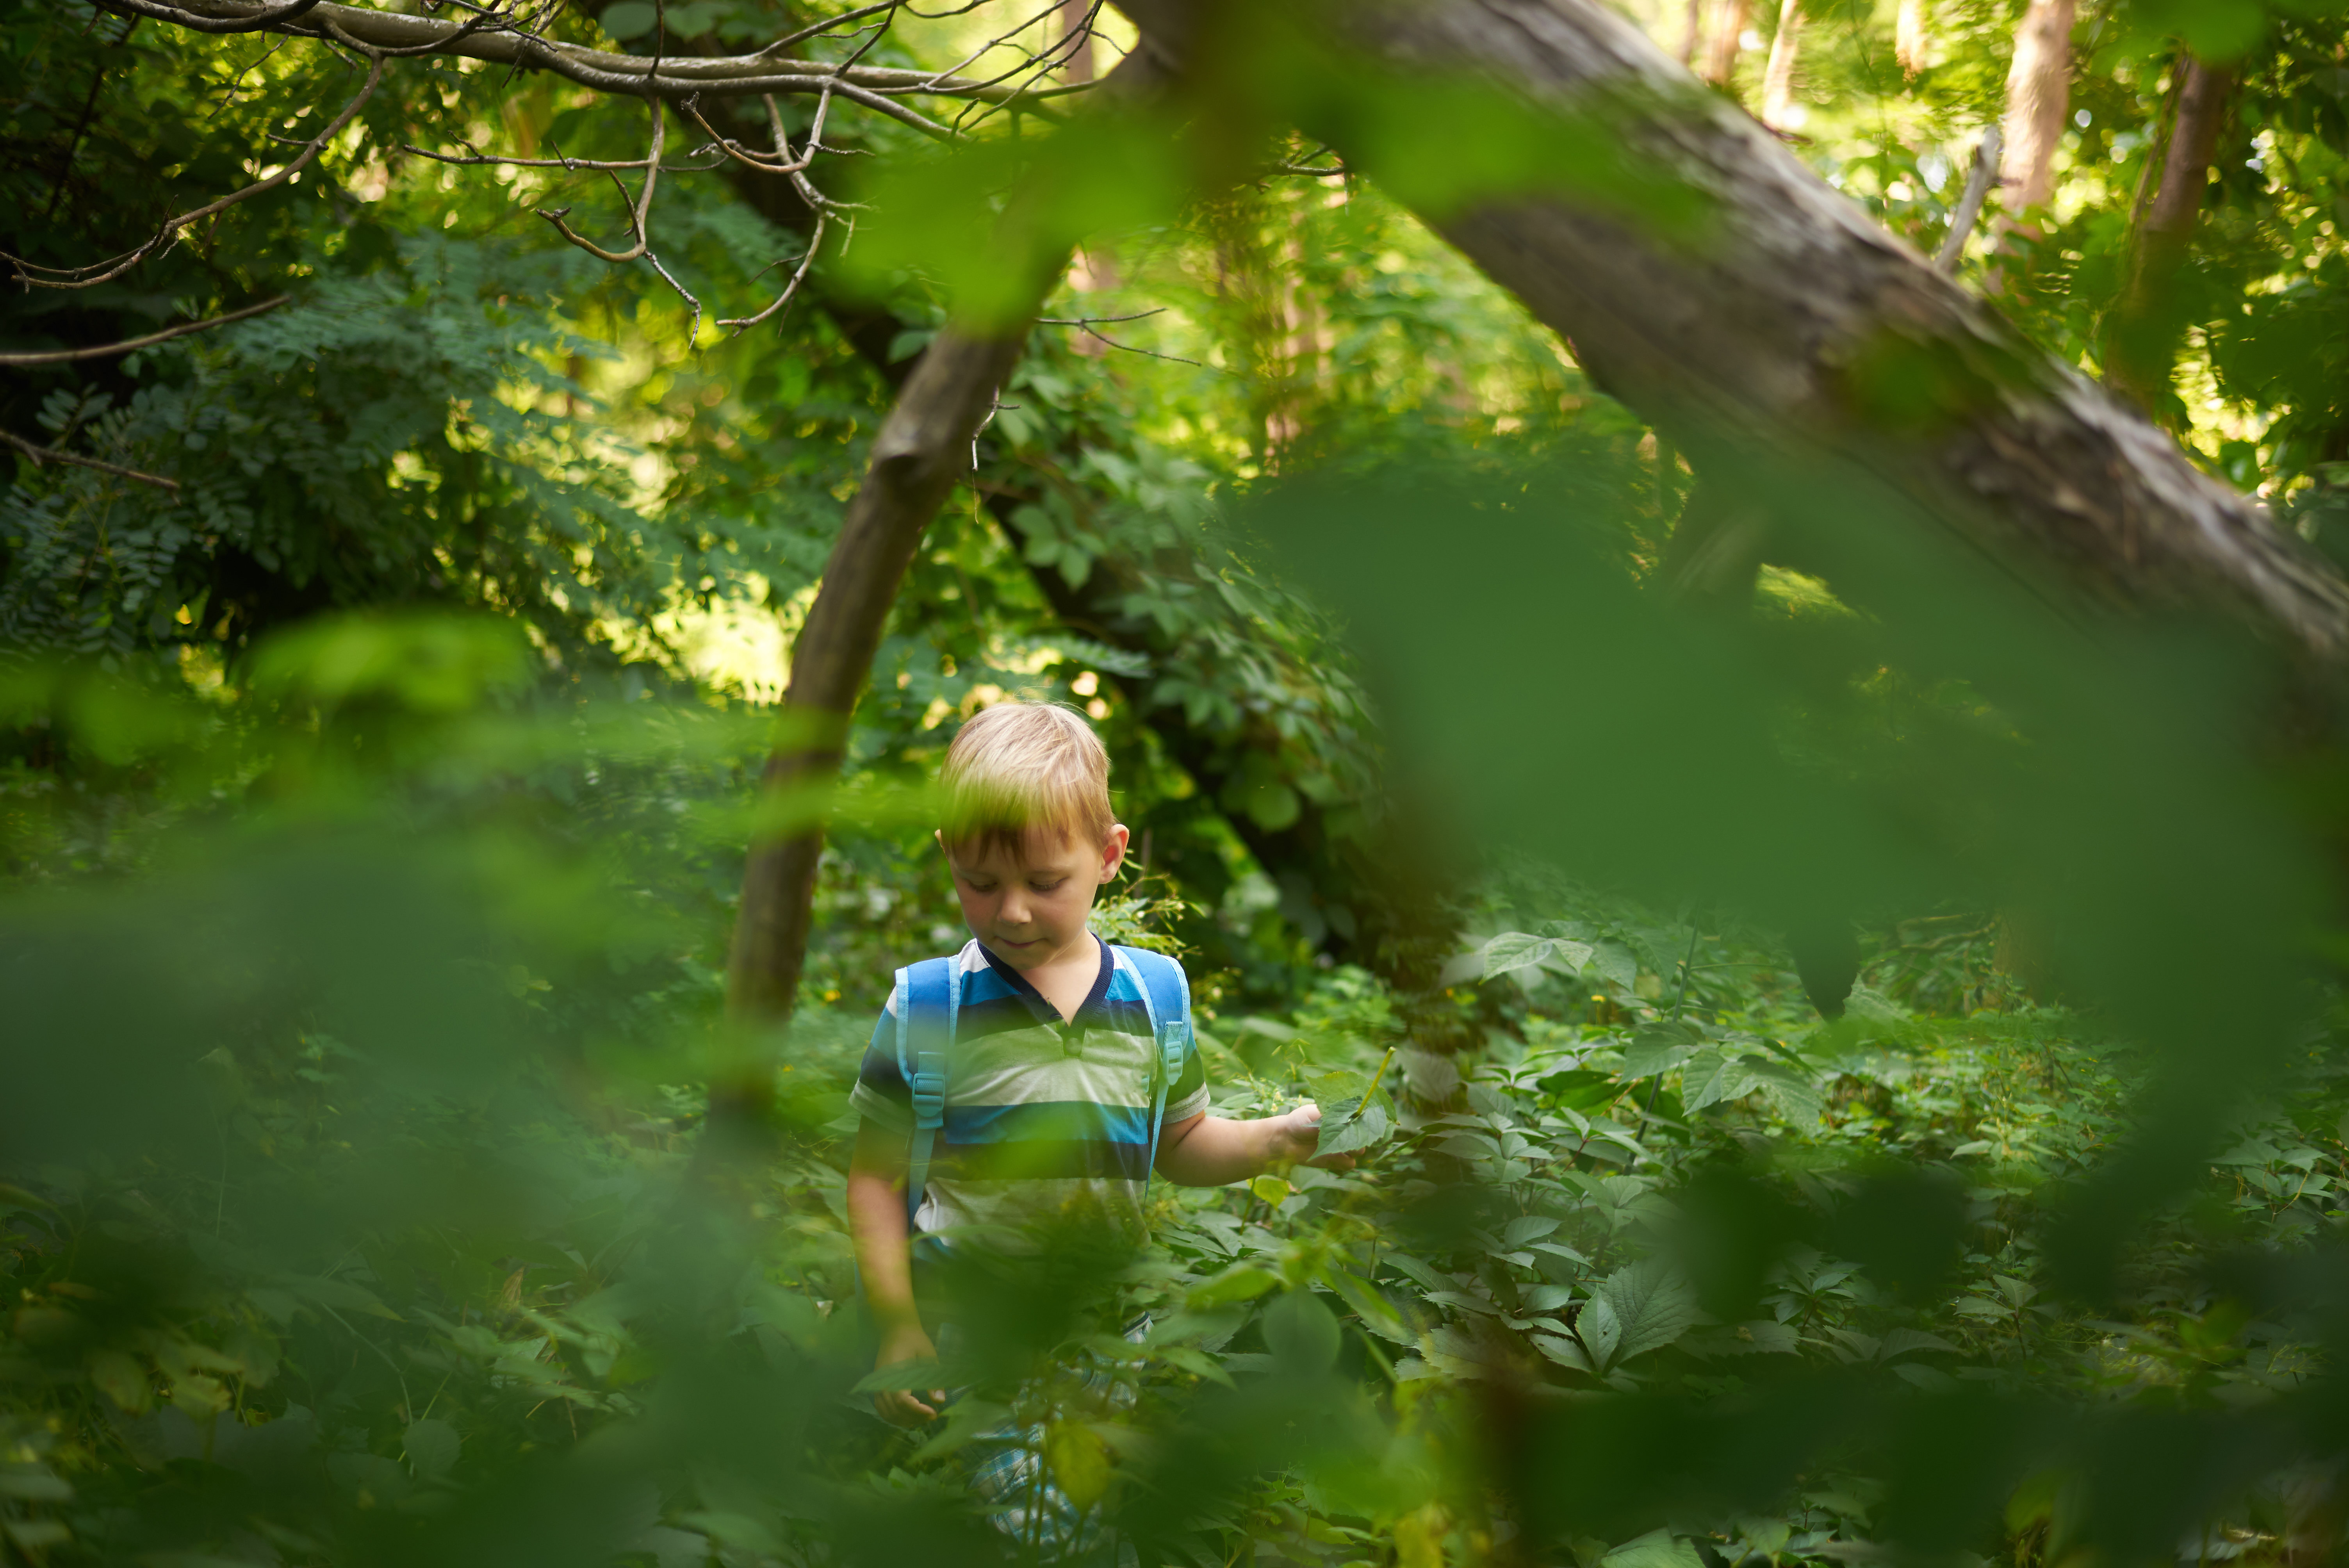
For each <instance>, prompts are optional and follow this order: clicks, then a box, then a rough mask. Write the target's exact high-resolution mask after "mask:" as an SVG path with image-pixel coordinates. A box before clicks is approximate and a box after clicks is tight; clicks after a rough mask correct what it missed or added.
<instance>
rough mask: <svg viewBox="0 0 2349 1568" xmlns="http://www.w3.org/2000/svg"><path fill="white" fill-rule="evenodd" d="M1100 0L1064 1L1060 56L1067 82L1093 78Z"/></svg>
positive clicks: (1062, 74)
mask: <svg viewBox="0 0 2349 1568" xmlns="http://www.w3.org/2000/svg"><path fill="white" fill-rule="evenodd" d="M1096 3H1097V0H1061V42H1062V44H1063V45H1064V47H1063V48H1062V50H1061V59H1062V60H1063V61H1064V62H1065V63H1064V64H1063V65H1062V66H1061V79H1062V80H1064V81H1071V82H1089V81H1091V80H1092V79H1093V28H1092V22H1093V6H1094V5H1095V4H1096Z"/></svg>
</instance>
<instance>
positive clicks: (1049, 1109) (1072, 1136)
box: [946, 1099, 1150, 1144]
mask: <svg viewBox="0 0 2349 1568" xmlns="http://www.w3.org/2000/svg"><path fill="white" fill-rule="evenodd" d="M946 1139H947V1142H948V1143H1016V1142H1023V1141H1026V1140H1030V1139H1034V1140H1044V1141H1050V1142H1071V1141H1077V1140H1083V1141H1087V1142H1093V1143H1140V1144H1147V1143H1148V1142H1149V1141H1150V1109H1149V1108H1148V1107H1147V1106H1127V1105H1101V1104H1098V1103H1096V1102H1094V1101H1091V1100H1081V1099H1059V1100H1054V1099H1046V1100H1035V1101H1031V1102H1030V1103H1027V1104H1024V1105H949V1106H948V1107H947V1126H946Z"/></svg>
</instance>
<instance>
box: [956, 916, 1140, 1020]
mask: <svg viewBox="0 0 2349 1568" xmlns="http://www.w3.org/2000/svg"><path fill="white" fill-rule="evenodd" d="M1086 935H1088V936H1092V938H1093V945H1094V946H1095V947H1097V948H1099V949H1100V950H1101V971H1100V973H1098V974H1096V975H1094V976H1093V988H1092V990H1090V991H1088V992H1086V993H1085V999H1084V1000H1083V1001H1082V1002H1081V1003H1079V1004H1078V1006H1077V1016H1076V1017H1075V1018H1074V1020H1072V1021H1073V1022H1075V1023H1078V1024H1081V1023H1083V1022H1084V1021H1085V1017H1086V1015H1088V1014H1091V1013H1093V1012H1096V1011H1098V1010H1099V1009H1100V1008H1101V1007H1102V1006H1104V1005H1105V1004H1106V1003H1107V1002H1108V1001H1109V983H1110V980H1111V978H1112V976H1113V975H1116V973H1117V962H1116V960H1115V959H1113V958H1112V957H1111V956H1110V952H1109V944H1108V943H1106V942H1103V941H1102V939H1101V938H1100V937H1099V936H1094V935H1093V934H1092V932H1087V933H1086ZM978 952H979V956H981V957H983V958H985V959H986V960H987V966H988V968H990V969H992V970H994V971H995V973H996V974H997V975H999V976H1001V977H1002V979H1003V982H1004V984H1006V985H1009V986H1010V987H1011V989H1012V990H1013V991H1014V992H1015V993H1017V994H1018V995H1019V998H1020V1000H1022V1001H1024V1002H1026V1003H1027V1004H1028V1010H1029V1011H1030V1012H1031V1013H1033V1014H1035V1015H1036V1021H1037V1022H1038V1023H1040V1024H1043V1025H1045V1026H1049V1027H1052V1028H1058V1027H1060V1026H1061V1010H1060V1009H1059V1008H1057V1007H1055V1006H1052V1004H1050V1002H1047V1001H1046V1000H1044V994H1043V993H1042V992H1041V991H1039V990H1037V989H1036V987H1035V986H1034V985H1031V984H1030V982H1029V979H1028V976H1026V975H1022V974H1021V973H1019V970H1017V969H1014V968H1013V967H1011V965H1009V964H1006V963H1005V962H1003V960H1002V959H1000V958H998V957H997V956H996V955H995V954H994V951H993V950H992V949H990V948H989V947H988V945H987V944H986V943H984V942H982V943H980V944H978Z"/></svg>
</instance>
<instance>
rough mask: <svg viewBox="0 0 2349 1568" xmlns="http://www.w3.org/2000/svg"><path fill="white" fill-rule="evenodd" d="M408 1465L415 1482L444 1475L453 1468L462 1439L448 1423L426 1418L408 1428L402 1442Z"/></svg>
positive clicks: (413, 1422) (462, 1446) (435, 1478)
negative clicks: (411, 1469) (415, 1479)
mask: <svg viewBox="0 0 2349 1568" xmlns="http://www.w3.org/2000/svg"><path fill="white" fill-rule="evenodd" d="M402 1446H403V1447H404V1448H405V1449H406V1450H407V1453H408V1462H409V1465H410V1466H411V1467H412V1468H413V1469H414V1470H415V1471H416V1477H417V1479H418V1480H438V1479H439V1478H440V1477H441V1476H444V1475H447V1474H448V1473H449V1470H450V1467H452V1466H453V1465H455V1464H456V1462H457V1455H458V1454H459V1453H460V1451H461V1450H462V1449H463V1448H464V1446H465V1445H464V1439H461V1438H460V1437H458V1436H457V1429H456V1428H454V1427H452V1426H450V1424H449V1423H448V1422H446V1421H443V1420H440V1419H438V1418H434V1417H431V1416H427V1417H425V1418H423V1419H422V1420H420V1421H410V1422H409V1424H408V1435H407V1437H406V1438H405V1439H402Z"/></svg>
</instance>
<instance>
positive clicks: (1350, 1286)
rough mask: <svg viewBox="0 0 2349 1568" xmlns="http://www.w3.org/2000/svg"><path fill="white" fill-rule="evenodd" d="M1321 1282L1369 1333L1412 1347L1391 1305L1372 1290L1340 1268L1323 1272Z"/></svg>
mask: <svg viewBox="0 0 2349 1568" xmlns="http://www.w3.org/2000/svg"><path fill="white" fill-rule="evenodd" d="M1321 1278H1322V1280H1323V1281H1324V1282H1325V1283H1326V1284H1328V1285H1329V1286H1330V1289H1331V1290H1333V1291H1335V1292H1336V1293H1337V1295H1338V1299H1339V1300H1340V1301H1342V1302H1344V1303H1345V1304H1346V1305H1348V1306H1350V1307H1351V1308H1353V1310H1354V1315H1356V1316H1357V1317H1359V1318H1361V1320H1362V1323H1363V1326H1365V1327H1367V1328H1369V1329H1370V1330H1371V1333H1373V1334H1376V1335H1378V1336H1380V1337H1381V1338H1384V1339H1392V1340H1393V1341H1395V1342H1396V1343H1397V1344H1400V1345H1410V1344H1413V1343H1414V1341H1413V1336H1412V1332H1411V1329H1410V1327H1409V1326H1408V1325H1406V1324H1405V1323H1404V1322H1403V1320H1402V1314H1401V1313H1399V1312H1397V1311H1396V1310H1395V1306H1394V1303H1392V1302H1391V1301H1389V1300H1388V1299H1387V1298H1386V1296H1385V1295H1383V1294H1381V1292H1380V1291H1379V1290H1378V1288H1377V1287H1376V1286H1374V1285H1371V1284H1369V1283H1367V1282H1365V1281H1363V1280H1359V1279H1356V1278H1355V1277H1354V1276H1353V1275H1352V1274H1348V1273H1347V1272H1346V1271H1345V1270H1343V1269H1340V1268H1325V1269H1323V1270H1322V1272H1321Z"/></svg>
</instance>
